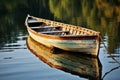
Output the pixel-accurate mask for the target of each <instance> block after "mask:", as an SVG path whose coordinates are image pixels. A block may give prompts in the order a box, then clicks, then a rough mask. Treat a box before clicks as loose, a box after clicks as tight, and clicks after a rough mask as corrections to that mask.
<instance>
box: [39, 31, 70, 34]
mask: <svg viewBox="0 0 120 80" xmlns="http://www.w3.org/2000/svg"><path fill="white" fill-rule="evenodd" d="M40 33H42V34H49V33H69V31H46V32H40Z"/></svg>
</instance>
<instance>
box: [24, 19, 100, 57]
mask: <svg viewBox="0 0 120 80" xmlns="http://www.w3.org/2000/svg"><path fill="white" fill-rule="evenodd" d="M34 18H35V17H34ZM36 19H37V20H38V21H40V22H44V23H46V24H48V25H49V22H50V21H49V20H48V21H47V20H43V19H40V18H36ZM51 23H52V21H51ZM55 23H56V25H55V24H54V26H57V25H58V26H61V25H62V26H65V25H66V24H63V23H59V22H55ZM26 26H27V30H28V33H29V35H30V36H31V37H32V38H33V39H34V40H36V41H37V42H39V43H42V44H43V45H46V46H48V47H51V48H60V49H63V50H66V51H72V52H85V53H86V54H90V55H93V56H95V57H96V56H98V53H99V45H100V40H99V37H98V35H95V36H79V35H76V36H51V35H46V34H40V33H38V32H36V31H34V30H32V29H31V28H30V27H29V26H28V24H27V21H26ZM63 29H64V28H63ZM78 29H79V28H78ZM95 34H96V33H95Z"/></svg>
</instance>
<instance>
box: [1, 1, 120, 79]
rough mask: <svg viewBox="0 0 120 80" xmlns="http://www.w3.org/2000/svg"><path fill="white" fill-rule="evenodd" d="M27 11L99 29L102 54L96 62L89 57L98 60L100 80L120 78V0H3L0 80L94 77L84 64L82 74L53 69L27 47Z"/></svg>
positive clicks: (47, 17)
mask: <svg viewBox="0 0 120 80" xmlns="http://www.w3.org/2000/svg"><path fill="white" fill-rule="evenodd" d="M27 14H30V15H33V16H36V17H41V18H45V19H50V20H55V21H59V22H64V23H68V24H73V25H78V26H83V27H86V28H90V29H93V30H95V31H100V32H101V35H102V39H103V42H101V45H100V51H99V57H98V59H95V61H94V59H92V58H87V60H88V62H89V60H92V61H93V63H94V62H96V60H97V61H98V62H97V64H98V65H99V68H98V69H99V70H98V71H99V72H98V73H99V79H100V80H119V79H120V76H119V74H120V37H119V35H120V1H119V0H105V1H103V0H90V1H88V0H24V1H22V0H11V1H9V0H1V3H0V23H1V24H0V80H21V79H22V80H30V79H31V80H91V78H89V76H84V75H86V73H85V74H84V67H83V73H80V74H82V76H81V75H79V74H74V73H72V72H71V71H65V70H60V69H56V68H52V67H50V66H51V65H48V63H47V62H45V61H44V60H43V59H41V58H40V59H39V58H38V56H35V55H36V54H33V52H32V51H30V49H28V47H27V45H26V40H27V39H28V33H27V30H26V27H25V26H24V21H25V18H26V16H27ZM103 43H104V44H105V45H106V46H107V50H108V51H106V49H105V47H104V45H103ZM41 51H42V49H41ZM42 53H43V52H41V54H42ZM44 53H47V51H46V52H45V51H44ZM76 55H77V54H76ZM53 56H55V57H56V55H53ZM65 56H70V57H71V59H72V60H74V58H72V57H75V58H76V56H71V55H69V54H68V55H67V54H66V55H65ZM57 57H60V56H57ZM70 57H67V58H70ZM85 58H86V57H85ZM47 59H48V58H47ZM65 59H66V58H65ZM79 60H80V61H81V60H83V62H84V58H83V57H79ZM80 61H79V63H77V64H75V63H73V62H71V63H70V62H69V61H68V62H69V65H72V64H74V65H78V64H81V63H82V62H80ZM66 64H68V63H67V62H66ZM91 64H92V62H91ZM86 65H88V64H87V62H86ZM84 66H85V65H84ZM87 69H88V70H89V69H90V68H87ZM73 70H74V69H73ZM95 70H96V68H95ZM91 71H92V70H91ZM93 71H94V70H93ZM94 72H96V71H94ZM83 74H84V75H83Z"/></svg>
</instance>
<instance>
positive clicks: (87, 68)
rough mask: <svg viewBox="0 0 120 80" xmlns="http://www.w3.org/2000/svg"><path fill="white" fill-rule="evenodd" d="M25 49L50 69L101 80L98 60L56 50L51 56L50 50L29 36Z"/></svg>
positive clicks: (100, 68) (100, 66)
mask: <svg viewBox="0 0 120 80" xmlns="http://www.w3.org/2000/svg"><path fill="white" fill-rule="evenodd" d="M27 47H28V49H29V50H30V51H31V52H32V53H33V54H34V55H35V56H36V57H38V58H39V59H40V60H41V61H43V62H44V63H46V64H48V65H49V66H50V67H52V68H56V69H59V70H62V71H65V72H66V73H71V74H73V75H76V76H80V77H82V78H86V79H89V80H101V74H102V73H101V72H102V65H101V62H100V60H99V58H94V57H89V56H87V55H81V54H78V53H77V52H68V51H64V50H58V51H57V53H56V54H53V53H52V52H51V49H50V48H48V47H46V46H44V45H43V44H40V43H38V42H37V41H35V40H34V39H32V38H31V37H30V36H29V37H28V38H27Z"/></svg>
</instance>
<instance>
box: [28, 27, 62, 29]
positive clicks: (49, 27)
mask: <svg viewBox="0 0 120 80" xmlns="http://www.w3.org/2000/svg"><path fill="white" fill-rule="evenodd" d="M30 28H31V29H46V28H60V26H37V27H30Z"/></svg>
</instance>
